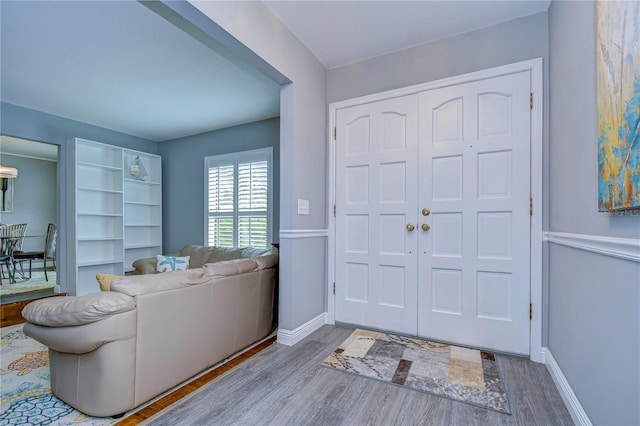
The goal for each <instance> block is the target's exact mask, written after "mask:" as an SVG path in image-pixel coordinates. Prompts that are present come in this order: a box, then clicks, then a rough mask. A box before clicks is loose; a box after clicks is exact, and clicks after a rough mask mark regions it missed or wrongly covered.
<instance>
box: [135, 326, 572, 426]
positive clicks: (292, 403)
mask: <svg viewBox="0 0 640 426" xmlns="http://www.w3.org/2000/svg"><path fill="white" fill-rule="evenodd" d="M352 331H353V330H352V329H350V328H346V327H336V326H324V327H322V328H321V329H320V330H318V331H317V332H315V333H314V334H312V335H311V336H309V337H307V338H306V339H305V340H303V341H302V342H300V343H298V344H297V345H295V346H293V347H288V346H283V345H273V346H271V347H269V348H267V349H266V350H264V351H262V352H261V353H259V354H258V355H256V356H254V357H253V358H251V359H250V360H248V361H246V362H244V363H243V364H241V365H240V366H239V367H238V368H236V369H234V370H231V371H230V372H229V373H228V374H226V375H224V376H222V377H218V378H217V379H215V380H214V381H213V382H211V383H209V384H207V385H206V386H204V387H203V388H201V389H200V390H198V391H197V392H195V393H193V394H191V395H189V396H187V397H186V398H185V399H183V400H181V401H179V402H177V403H175V404H174V405H172V406H171V407H169V408H168V409H166V410H165V411H164V412H162V413H160V414H158V415H156V416H154V417H152V418H150V419H148V420H147V421H146V422H145V424H149V425H153V426H157V425H176V424H181V425H190V424H225V425H226V424H277V425H280V424H295V425H306V424H309V425H319V424H331V425H360V424H362V425H364V424H373V425H388V424H427V425H429V424H431V425H460V424H464V425H474V424H477V425H487V424H491V425H531V424H544V425H568V424H572V421H571V417H570V416H569V413H568V411H567V410H566V408H565V407H564V404H563V403H562V399H561V397H560V395H559V393H558V391H557V390H556V389H555V386H554V384H553V381H552V379H551V377H550V375H549V373H548V372H547V371H546V368H545V366H544V365H542V364H536V363H533V362H531V361H528V360H525V359H520V358H512V357H508V356H499V357H498V362H499V364H500V371H501V374H502V376H503V379H504V381H505V386H506V387H507V392H508V394H509V399H510V403H511V408H512V412H513V414H512V415H508V414H502V413H497V412H494V411H490V410H485V409H482V408H479V407H475V406H472V405H469V404H464V403H461V402H457V401H452V400H449V399H445V398H440V397H437V396H434V395H430V394H426V393H423V392H418V391H413V390H410V389H405V388H402V387H400V386H394V385H390V384H386V383H382V382H379V381H376V380H371V379H367V378H365V377H361V376H357V375H353V374H346V373H343V372H340V371H336V370H332V369H330V368H326V367H323V366H321V363H322V361H323V360H324V359H325V358H326V357H327V356H328V355H329V354H331V352H333V350H334V349H335V348H336V347H337V346H338V345H339V344H340V343H342V341H344V339H346V338H347V337H348V336H349V335H350V333H351V332H352Z"/></svg>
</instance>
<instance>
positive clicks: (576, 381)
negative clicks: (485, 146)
mask: <svg viewBox="0 0 640 426" xmlns="http://www.w3.org/2000/svg"><path fill="white" fill-rule="evenodd" d="M594 28H595V8H594V3H592V2H562V1H553V2H552V3H551V7H550V9H549V41H550V42H549V52H550V60H551V63H550V82H551V86H550V107H551V110H550V114H551V121H550V138H551V145H550V154H549V157H550V170H549V174H550V226H549V230H550V231H555V232H568V233H576V234H587V235H597V236H604V237H626V238H635V239H638V238H640V217H637V216H636V217H630V216H623V217H610V216H607V215H605V214H603V213H598V212H597V208H598V205H597V188H598V186H597V176H598V163H597V107H596V65H595V64H596V59H595V58H596V56H595V55H596V47H595V29H594ZM548 264H549V270H548V272H549V313H548V317H549V321H548V347H549V350H550V351H551V353H552V355H553V356H554V358H555V359H556V361H557V362H558V364H559V366H560V368H561V369H562V371H563V373H564V375H565V376H566V378H567V380H568V381H569V384H570V385H571V387H572V389H573V391H574V392H575V394H576V396H577V397H578V399H579V400H580V403H581V405H582V407H583V408H584V409H585V411H586V413H587V415H588V416H589V418H590V419H591V421H592V422H593V423H594V424H608V425H612V424H620V425H622V424H624V425H631V424H640V408H639V407H640V404H639V403H638V401H640V314H639V312H640V264H639V263H637V262H632V261H627V260H621V259H616V258H613V257H609V256H604V255H599V254H595V253H589V252H586V251H582V250H577V249H574V248H569V247H562V246H558V245H553V244H551V245H550V247H549V259H548Z"/></svg>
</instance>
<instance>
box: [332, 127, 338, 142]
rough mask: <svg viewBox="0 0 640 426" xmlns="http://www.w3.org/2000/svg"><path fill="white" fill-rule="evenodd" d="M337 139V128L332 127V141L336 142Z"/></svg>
mask: <svg viewBox="0 0 640 426" xmlns="http://www.w3.org/2000/svg"><path fill="white" fill-rule="evenodd" d="M337 139H338V128H337V127H334V128H333V140H334V141H335V140H337Z"/></svg>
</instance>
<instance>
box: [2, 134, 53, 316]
mask: <svg viewBox="0 0 640 426" xmlns="http://www.w3.org/2000/svg"><path fill="white" fill-rule="evenodd" d="M58 151H59V147H58V146H57V145H53V144H47V143H42V142H36V141H32V140H26V139H19V138H14V137H9V136H5V135H3V136H0V164H1V165H2V166H4V167H11V168H12V169H15V170H16V171H17V177H15V178H10V179H11V181H10V182H9V183H8V184H7V187H8V186H9V185H10V186H11V187H12V193H11V194H10V195H9V194H8V193H7V194H5V195H6V196H7V198H8V197H11V202H10V203H5V208H4V209H3V211H1V212H0V224H2V225H14V226H15V225H23V226H24V225H26V227H25V229H24V232H23V233H21V235H20V239H19V241H17V243H16V245H15V247H14V250H13V252H12V253H11V256H12V259H11V260H9V261H7V262H5V264H3V267H2V274H3V275H2V285H1V286H0V303H1V304H8V303H13V302H19V301H25V300H33V299H37V298H41V297H46V296H50V295H53V294H55V293H56V292H59V286H58V278H57V264H56V262H55V259H56V255H57V250H56V244H55V241H56V238H55V237H56V235H55V233H53V234H52V233H51V232H50V231H51V226H50V224H51V225H53V226H55V227H57V224H58V182H57V180H58V178H57V176H58V155H59V154H58ZM3 186H4V185H3ZM48 231H49V234H51V235H49V240H52V239H53V242H51V243H50V244H49V247H48V248H47V249H46V251H47V257H48V259H47V262H46V264H47V269H46V274H45V268H44V266H45V262H44V258H43V256H44V252H45V246H46V245H47V244H46V243H47V234H48ZM40 253H42V256H40ZM45 275H46V276H45Z"/></svg>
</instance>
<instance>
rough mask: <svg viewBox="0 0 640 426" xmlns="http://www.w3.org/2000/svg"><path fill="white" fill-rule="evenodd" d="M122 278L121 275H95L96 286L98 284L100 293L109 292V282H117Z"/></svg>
mask: <svg viewBox="0 0 640 426" xmlns="http://www.w3.org/2000/svg"><path fill="white" fill-rule="evenodd" d="M120 278H122V276H121V275H112V274H101V273H97V274H96V280H97V281H98V284H100V290H101V291H110V290H111V282H112V281H113V280H119V279H120Z"/></svg>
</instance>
